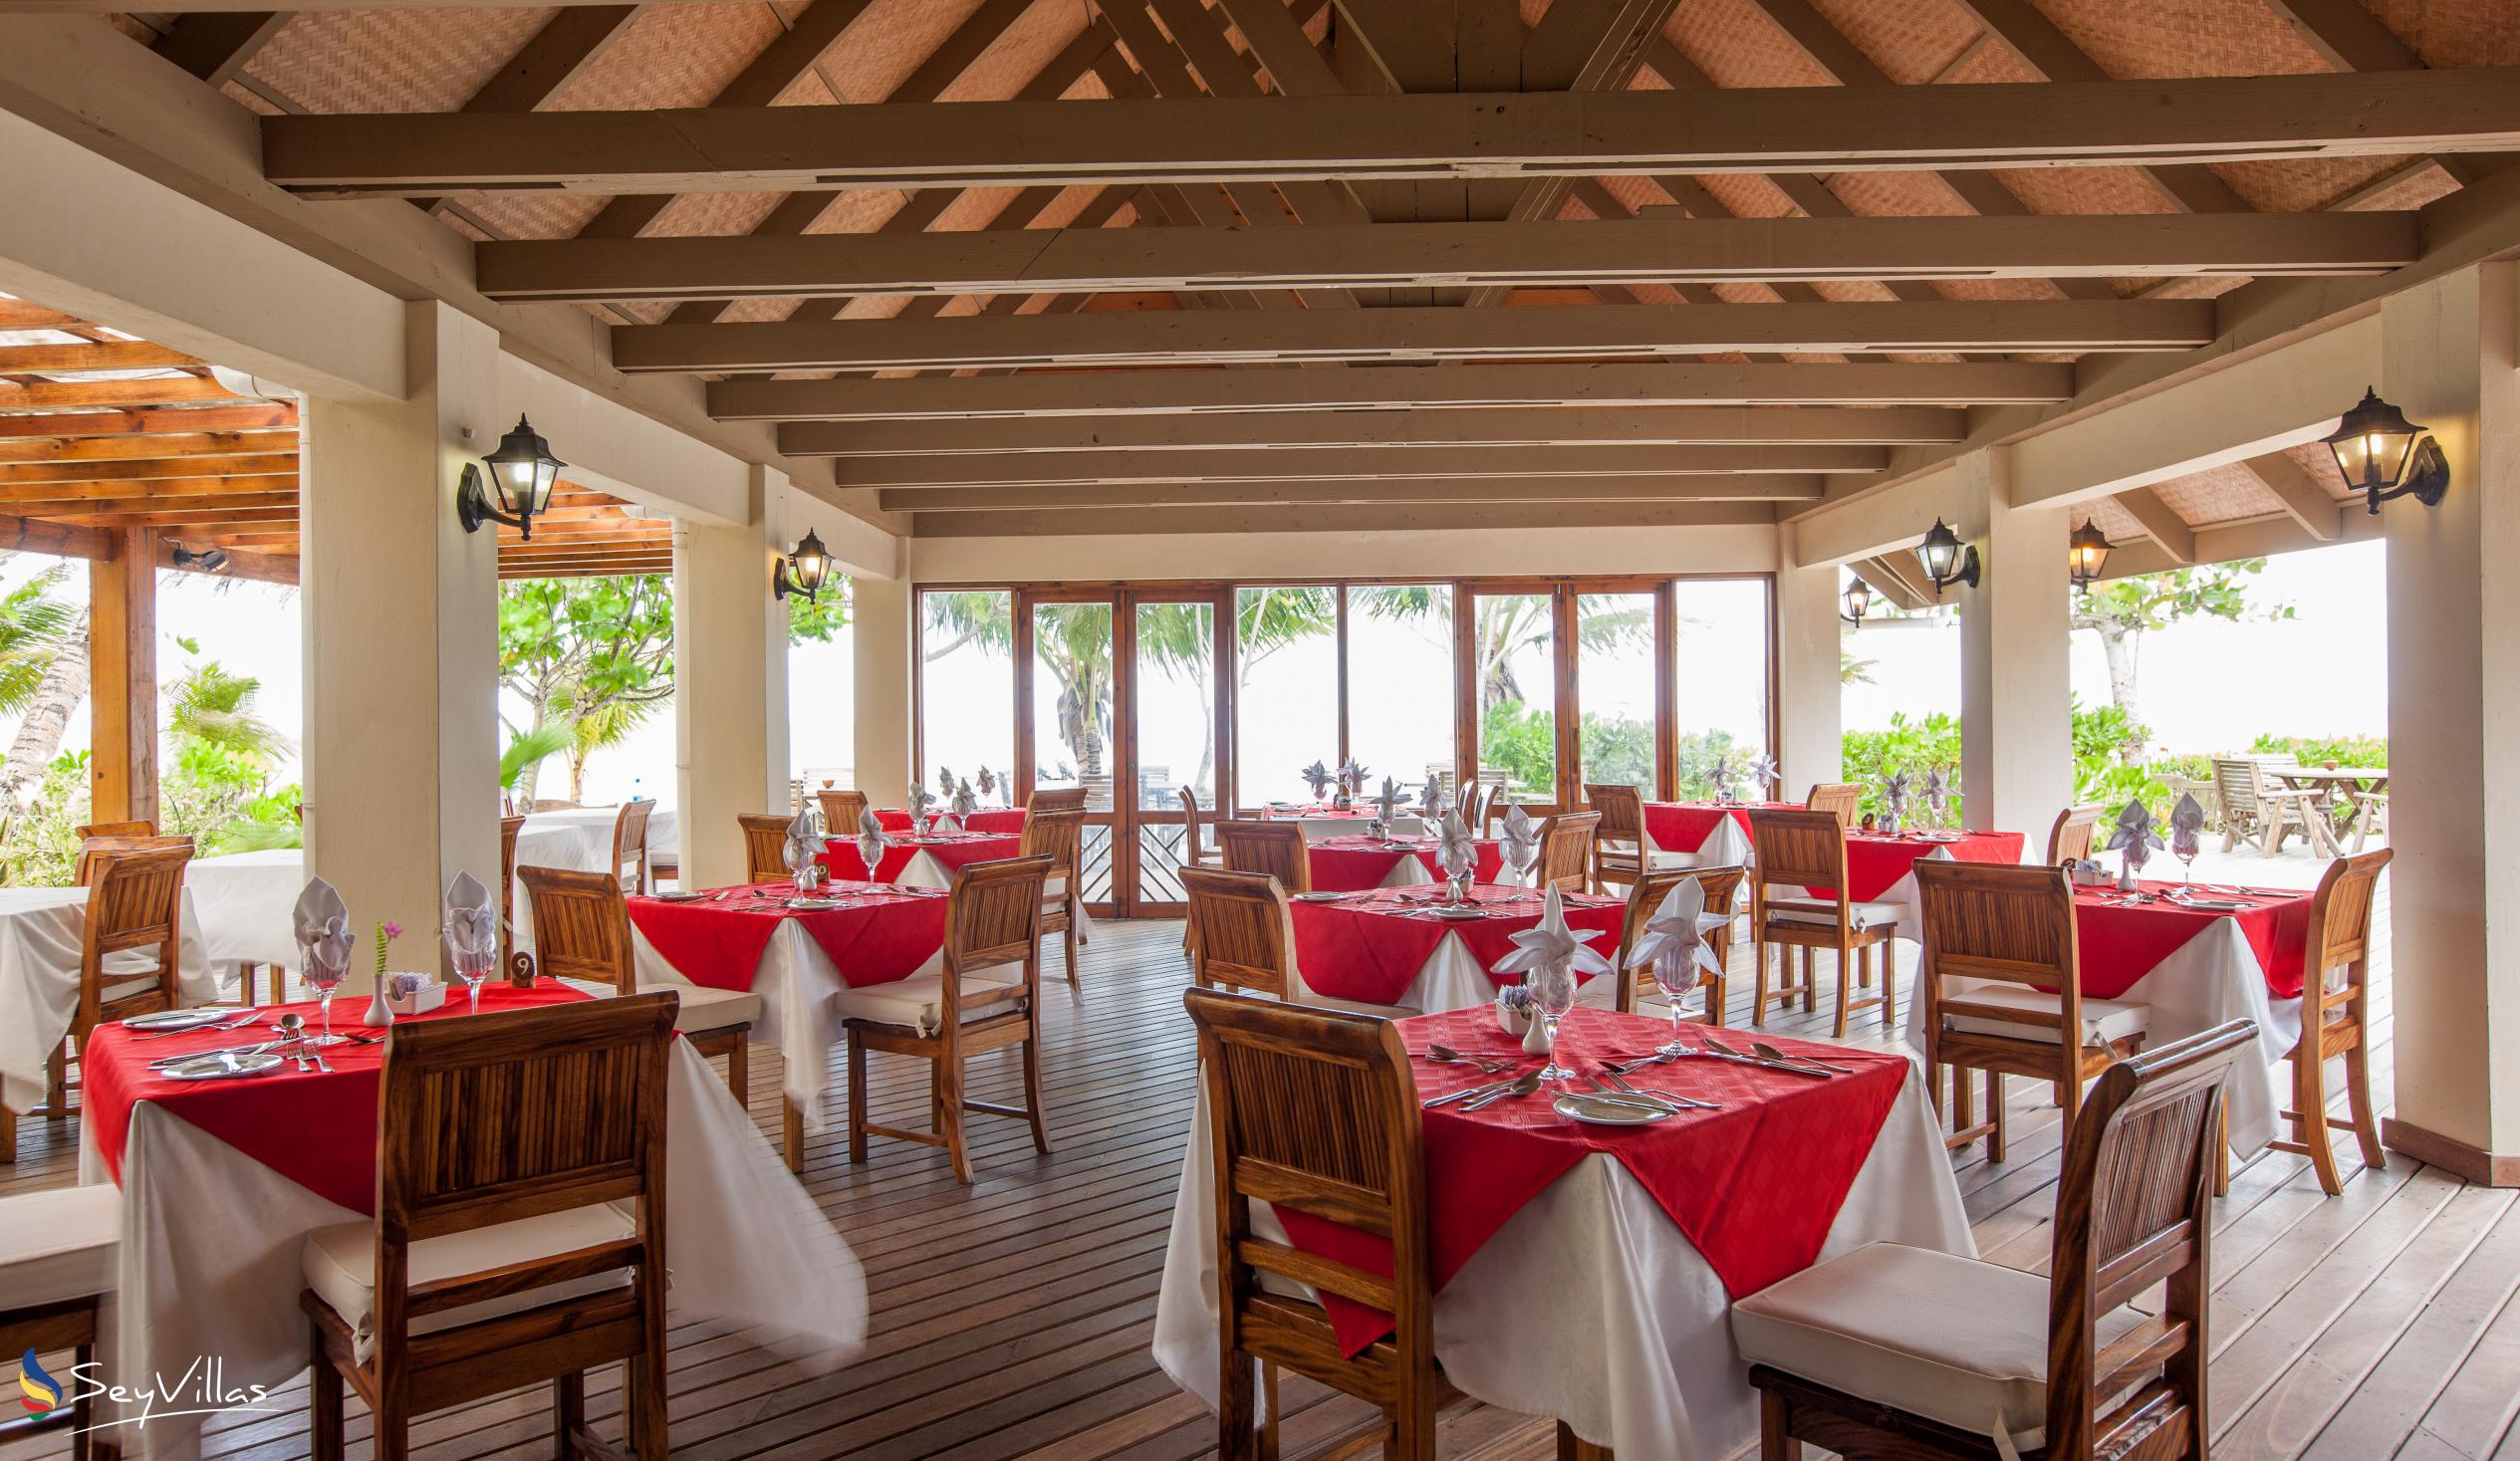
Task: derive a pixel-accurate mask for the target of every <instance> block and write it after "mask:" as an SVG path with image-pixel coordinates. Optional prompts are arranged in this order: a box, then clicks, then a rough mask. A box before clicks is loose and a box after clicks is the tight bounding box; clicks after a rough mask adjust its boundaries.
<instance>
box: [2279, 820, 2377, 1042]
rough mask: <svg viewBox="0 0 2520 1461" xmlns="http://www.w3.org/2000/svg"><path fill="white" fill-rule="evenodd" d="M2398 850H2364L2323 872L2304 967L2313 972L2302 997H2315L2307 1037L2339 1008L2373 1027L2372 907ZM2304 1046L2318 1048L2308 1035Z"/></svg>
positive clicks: (2307, 1014) (2307, 1015) (2306, 1016)
mask: <svg viewBox="0 0 2520 1461" xmlns="http://www.w3.org/2000/svg"><path fill="white" fill-rule="evenodd" d="M2392 855H2393V853H2392V852H2390V850H2389V849H2387V848H2379V849H2376V850H2374V851H2372V852H2358V853H2356V854H2355V855H2353V856H2351V857H2340V858H2338V859H2337V860H2335V861H2333V862H2330V863H2329V864H2328V870H2327V871H2326V872H2325V873H2322V874H2321V875H2320V878H2319V890H2318V891H2317V892H2316V893H2314V894H2312V895H2311V902H2310V941H2309V945H2308V948H2307V950H2306V952H2305V955H2304V958H2303V961H2302V966H2301V967H2302V970H2303V972H2304V973H2305V974H2307V975H2308V976H2309V977H2308V978H2306V979H2304V980H2303V981H2302V997H2303V998H2304V999H2306V1000H2308V1001H2309V1002H2310V1004H2309V1007H2308V1008H2306V1009H2304V1010H2303V1011H2302V1012H2301V1027H2302V1030H2303V1031H2304V1032H2305V1035H2306V1036H2307V1032H2312V1031H2316V1030H2317V1029H2319V1027H2320V1026H2322V1025H2324V1024H2326V1023H2327V1021H2328V1020H2329V1019H2330V1018H2331V1016H2332V1012H2335V1011H2339V1010H2342V1011H2344V1012H2345V1015H2346V1018H2348V1019H2350V1020H2352V1021H2353V1022H2354V1023H2355V1025H2356V1026H2358V1027H2360V1028H2363V1029H2365V1030H2367V1031H2368V1029H2369V1028H2370V1025H2371V1018H2372V1012H2371V1005H2370V1000H2369V998H2368V996H2367V992H2366V980H2367V978H2368V976H2369V974H2370V968H2371V948H2372V908H2373V904H2374V903H2375V902H2376V901H2377V899H2378V898H2379V895H2380V874H2381V870H2382V869H2383V868H2385V867H2387V866H2388V865H2389V859H2390V857H2391V856H2392ZM2304 1049H2306V1050H2313V1051H2315V1050H2317V1049H2318V1047H2317V1046H2316V1045H2315V1044H2311V1043H2308V1042H2307V1039H2306V1040H2305V1045H2304Z"/></svg>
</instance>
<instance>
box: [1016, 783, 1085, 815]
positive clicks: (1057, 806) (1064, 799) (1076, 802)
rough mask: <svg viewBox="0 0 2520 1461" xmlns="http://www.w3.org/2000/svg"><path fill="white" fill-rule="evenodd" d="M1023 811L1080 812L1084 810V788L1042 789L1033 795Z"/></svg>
mask: <svg viewBox="0 0 2520 1461" xmlns="http://www.w3.org/2000/svg"><path fill="white" fill-rule="evenodd" d="M1024 810H1025V811H1026V812H1027V813H1041V812H1082V811H1084V810H1085V788H1083V787H1044V788H1043V789H1041V790H1040V791H1037V792H1035V793H1033V795H1032V800H1031V801H1029V802H1026V803H1025V804H1024Z"/></svg>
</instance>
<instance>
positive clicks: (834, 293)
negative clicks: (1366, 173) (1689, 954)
mask: <svg viewBox="0 0 2520 1461" xmlns="http://www.w3.org/2000/svg"><path fill="white" fill-rule="evenodd" d="M781 110H787V111H804V110H808V109H804V108H788V109H781ZM829 110H845V109H829ZM1647 213H1648V216H1645V217H1642V218H1638V219H1635V220H1630V221H1625V222H1617V223H1605V222H1553V223H1382V224H1327V225H1319V226H1312V227H1305V228H1277V229H1242V230H1223V229H1208V228H1142V229H1110V228H1062V229H1005V230H994V231H990V232H971V233H936V234H919V235H915V236H898V237H887V236H885V235H882V234H816V235H812V236H810V237H803V238H771V237H761V236H747V237H740V238H722V237H701V238H641V239H621V240H603V241H596V240H589V239H585V238H579V239H552V240H503V241H494V242H490V243H482V244H477V245H475V248H474V255H475V264H476V273H477V277H478V281H479V284H480V287H481V290H482V293H484V294H486V295H488V296H490V297H491V298H493V299H499V300H509V301H514V300H578V301H601V300H641V299H698V298H710V299H742V298H749V297H760V296H768V297H777V298H785V297H789V296H796V295H803V296H817V297H841V296H850V295H879V294H949V295H960V294H1010V293H1013V294H1047V293H1098V292H1112V291H1128V290H1167V289H1169V290H1239V289H1265V288H1284V289H1329V288H1338V287H1346V286H1384V285H1436V286H1462V285H1472V284H1482V283H1494V284H1529V285H1553V284H1584V283H1622V284H1668V283H1674V282H1680V281H1696V282H1702V283H1734V282H1744V281H1762V280H1779V279H1783V280H1806V281H1808V280H1878V279H1900V278H1905V279H1949V278H1972V279H1984V278H2016V277H2018V278H2041V277H2045V276H2049V275H2072V274H2080V275H2089V276H2094V277H2126V276H2137V275H2141V276H2184V275H2192V274H2250V275H2352V274H2381V273H2386V272H2388V271H2390V270H2392V269H2395V268H2399V267H2401V266H2403V265H2406V264H2409V263H2412V262H2414V261H2415V260H2416V259H2417V258H2418V257H2419V256H2420V252H2421V247H2420V239H2419V236H2418V232H2417V229H2416V226H2415V220H2414V217H2413V215H2411V214H2407V213H2311V214H2265V215H2251V214H2240V215H2219V216H2213V217H2181V216H2175V215H2167V216H2165V215H2158V214H2138V215H2117V216H2105V217H2103V216H2083V217H2045V216H2033V217H2020V218H1978V217H1960V218H1930V217H1928V218H1853V217H1850V218H1729V219H1694V218H1688V217H1684V216H1677V214H1676V211H1674V212H1673V213H1665V214H1662V215H1660V216H1653V210H1647Z"/></svg>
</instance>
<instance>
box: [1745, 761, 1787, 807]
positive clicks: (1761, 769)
mask: <svg viewBox="0 0 2520 1461" xmlns="http://www.w3.org/2000/svg"><path fill="white" fill-rule="evenodd" d="M1749 778H1750V790H1752V791H1754V792H1757V793H1759V794H1760V795H1761V796H1763V797H1764V796H1768V795H1772V794H1773V793H1774V792H1775V790H1776V784H1777V783H1778V782H1779V781H1781V780H1783V778H1782V777H1781V776H1779V775H1778V773H1777V766H1776V758H1775V757H1773V756H1771V755H1769V754H1768V753H1767V752H1765V751H1761V752H1760V753H1759V754H1758V755H1756V756H1754V757H1752V758H1750V772H1749Z"/></svg>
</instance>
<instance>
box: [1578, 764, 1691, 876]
mask: <svg viewBox="0 0 2520 1461" xmlns="http://www.w3.org/2000/svg"><path fill="white" fill-rule="evenodd" d="M1584 800H1585V801H1586V802H1588V803H1590V804H1591V806H1592V808H1593V810H1594V811H1596V812H1598V813H1600V814H1601V815H1602V825H1601V827H1600V828H1599V829H1598V830H1597V831H1596V832H1595V833H1594V834H1593V891H1595V892H1602V891H1605V890H1606V888H1607V885H1608V884H1610V883H1614V882H1620V883H1630V882H1635V881H1636V880H1637V878H1638V875H1639V874H1641V873H1643V872H1645V871H1647V870H1649V869H1652V868H1664V867H1677V866H1682V865H1685V863H1686V861H1687V859H1686V858H1684V857H1681V856H1677V855H1675V854H1672V853H1667V852H1646V851H1645V810H1644V798H1643V797H1642V796H1641V795H1639V794H1638V791H1637V789H1636V788H1635V787H1632V786H1625V785H1619V784H1613V783H1603V782H1586V783H1585V784H1584Z"/></svg>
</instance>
